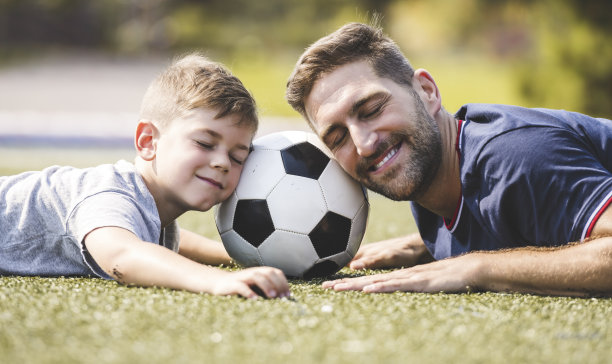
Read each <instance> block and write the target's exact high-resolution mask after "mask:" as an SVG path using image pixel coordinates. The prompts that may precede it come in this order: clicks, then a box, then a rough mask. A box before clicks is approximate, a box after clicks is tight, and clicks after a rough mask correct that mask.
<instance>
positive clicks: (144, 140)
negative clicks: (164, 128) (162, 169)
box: [134, 120, 159, 161]
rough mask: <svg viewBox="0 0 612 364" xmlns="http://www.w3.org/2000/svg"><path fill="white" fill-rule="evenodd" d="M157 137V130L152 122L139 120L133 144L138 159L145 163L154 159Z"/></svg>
mask: <svg viewBox="0 0 612 364" xmlns="http://www.w3.org/2000/svg"><path fill="white" fill-rule="evenodd" d="M158 137H159V130H158V129H157V127H156V126H155V124H153V122H151V121H149V120H140V121H139V122H138V125H137V126H136V135H135V138H134V143H135V144H136V151H137V152H138V156H140V158H142V159H144V160H146V161H151V160H153V159H155V154H156V152H157V139H158Z"/></svg>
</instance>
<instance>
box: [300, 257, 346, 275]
mask: <svg viewBox="0 0 612 364" xmlns="http://www.w3.org/2000/svg"><path fill="white" fill-rule="evenodd" d="M340 268H342V267H341V266H339V265H338V264H336V262H333V261H331V260H324V261H322V262H319V263H316V264H315V265H313V266H312V267H310V268H308V270H307V271H306V272H304V277H303V278H304V279H312V278H316V277H325V276H329V275H332V274H334V273H336V272H337V271H339V270H340Z"/></svg>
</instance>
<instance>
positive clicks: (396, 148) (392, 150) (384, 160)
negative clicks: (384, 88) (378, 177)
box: [374, 147, 399, 169]
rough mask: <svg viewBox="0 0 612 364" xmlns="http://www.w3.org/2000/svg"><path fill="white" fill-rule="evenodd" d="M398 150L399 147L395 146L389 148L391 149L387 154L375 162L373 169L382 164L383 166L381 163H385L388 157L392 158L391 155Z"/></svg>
mask: <svg viewBox="0 0 612 364" xmlns="http://www.w3.org/2000/svg"><path fill="white" fill-rule="evenodd" d="M398 150H399V147H395V148H393V149H391V151H390V152H389V154H387V155H386V156H385V157H384V158H383V160H381V161H380V162H378V163H376V165H375V166H374V168H375V169H378V168H380V167H382V166H383V164H385V163H387V161H388V160H389V159H391V158H392V157H393V156H394V155H395V154H396V153H397V151H398Z"/></svg>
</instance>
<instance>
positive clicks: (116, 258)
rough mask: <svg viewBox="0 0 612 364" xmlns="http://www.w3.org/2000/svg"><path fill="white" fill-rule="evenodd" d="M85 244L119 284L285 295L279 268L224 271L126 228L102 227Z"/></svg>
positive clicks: (285, 281)
mask: <svg viewBox="0 0 612 364" xmlns="http://www.w3.org/2000/svg"><path fill="white" fill-rule="evenodd" d="M85 246H86V247H87V250H88V251H89V253H90V254H91V256H92V257H93V258H94V260H95V261H96V263H97V264H98V265H99V266H100V267H101V268H102V269H103V270H104V271H105V272H106V273H107V274H108V275H110V276H111V277H113V278H114V279H116V280H117V281H119V282H120V283H123V284H128V285H138V286H158V287H167V288H173V289H182V290H187V291H191V292H198V293H199V292H206V293H211V294H215V295H235V294H237V295H241V296H243V297H248V298H255V297H257V294H256V292H255V291H254V288H255V287H258V288H259V289H260V290H261V291H262V292H264V294H265V295H266V296H267V297H284V296H288V295H289V284H288V283H287V279H286V278H285V276H284V274H283V273H282V271H280V270H278V269H276V268H270V267H257V268H250V269H245V270H241V271H236V272H228V271H224V270H221V269H218V268H213V267H209V266H206V265H202V264H199V263H196V262H194V261H193V260H191V259H188V258H185V257H183V256H181V255H179V254H177V253H175V252H173V251H171V250H169V249H167V248H165V247H162V246H160V245H157V244H152V243H148V242H144V241H142V240H140V239H139V238H138V237H137V236H136V235H134V234H133V233H131V232H130V231H128V230H125V229H122V228H118V227H103V228H99V229H96V230H93V231H92V232H90V233H89V234H88V235H87V236H86V237H85Z"/></svg>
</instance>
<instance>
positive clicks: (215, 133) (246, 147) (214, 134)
mask: <svg viewBox="0 0 612 364" xmlns="http://www.w3.org/2000/svg"><path fill="white" fill-rule="evenodd" d="M200 131H201V132H203V133H206V134H209V135H210V136H211V137H213V138H215V139H223V135H221V134H219V133H217V132H216V131H214V130H211V129H200ZM236 148H238V149H241V150H250V148H249V146H247V145H244V144H238V145H236Z"/></svg>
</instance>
